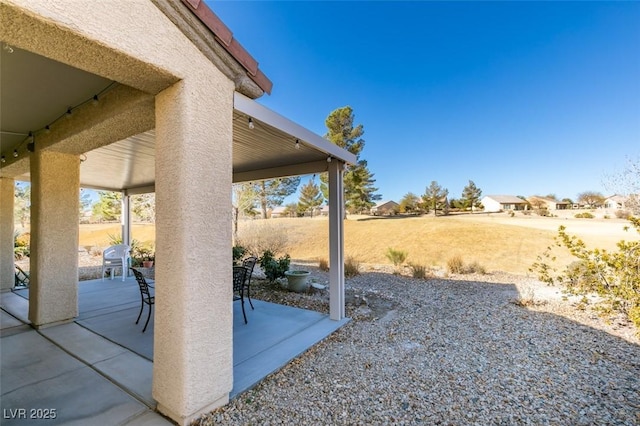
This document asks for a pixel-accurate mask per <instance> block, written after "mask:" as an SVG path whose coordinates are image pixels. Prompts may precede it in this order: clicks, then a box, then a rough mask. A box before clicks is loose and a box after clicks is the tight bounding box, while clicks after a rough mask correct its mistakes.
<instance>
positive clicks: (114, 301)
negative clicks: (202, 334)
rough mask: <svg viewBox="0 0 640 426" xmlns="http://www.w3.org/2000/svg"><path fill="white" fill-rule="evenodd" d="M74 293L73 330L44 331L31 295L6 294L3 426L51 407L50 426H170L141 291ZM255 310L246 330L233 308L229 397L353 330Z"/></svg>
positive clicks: (260, 306) (106, 286)
mask: <svg viewBox="0 0 640 426" xmlns="http://www.w3.org/2000/svg"><path fill="white" fill-rule="evenodd" d="M78 290H79V305H80V306H79V308H80V315H79V317H78V318H77V319H76V322H73V323H68V324H61V325H57V326H53V327H49V328H44V329H41V330H34V329H32V328H31V327H30V326H29V325H27V324H24V322H26V316H27V314H28V297H29V293H28V290H19V291H17V292H15V293H13V292H11V293H3V294H2V298H1V300H2V311H0V312H1V313H2V316H1V317H0V319H1V321H2V322H1V325H2V339H1V347H2V352H1V355H2V359H1V361H2V364H1V365H2V371H1V374H2V377H1V383H0V384H1V392H2V395H1V396H2V398H1V402H0V408H1V409H2V410H8V411H6V414H7V415H8V417H9V418H3V419H2V424H3V425H4V424H19V425H24V424H29V423H28V422H27V423H25V419H18V418H17V416H18V415H19V413H21V411H15V410H16V409H22V408H25V409H28V408H55V409H56V413H57V414H56V415H57V419H56V420H55V422H54V423H51V424H61V423H64V424H82V425H86V424H100V425H111V424H114V425H115V424H118V425H142V426H145V425H166V424H172V423H171V422H169V421H168V420H167V419H165V418H164V417H162V416H161V415H159V414H157V413H155V412H154V411H152V410H153V409H154V408H155V406H156V402H155V400H154V399H153V397H152V393H151V389H152V378H153V362H152V360H153V332H154V322H153V315H152V317H151V321H150V322H149V327H148V328H147V331H146V332H145V333H142V327H143V324H138V325H136V324H135V319H136V317H137V316H138V312H139V309H140V295H139V290H138V288H137V284H136V282H135V281H134V280H133V279H131V278H129V279H127V280H125V282H122V281H120V280H114V281H110V280H105V281H101V280H94V281H84V282H80V283H79V286H78ZM230 303H231V302H230ZM253 304H254V306H255V309H251V307H250V306H249V305H248V304H246V305H245V308H246V310H247V318H248V321H249V322H248V324H245V323H244V321H243V317H242V310H241V306H240V303H238V302H236V303H233V312H234V324H233V327H234V338H233V351H234V359H233V365H234V367H233V368H234V385H233V390H232V392H231V393H230V398H234V397H237V396H238V395H239V394H241V393H242V392H244V391H246V390H248V389H250V388H251V387H253V386H255V385H256V384H257V383H258V382H259V381H260V380H262V379H263V378H264V377H266V376H267V375H269V374H271V373H273V372H274V371H277V370H278V369H280V368H282V367H283V366H284V365H286V364H287V363H288V362H289V361H291V360H292V359H293V358H295V357H296V356H298V355H300V354H301V353H303V352H304V351H306V350H307V349H309V348H310V347H311V346H313V345H314V344H315V343H317V342H319V341H320V340H322V339H324V338H326V337H327V336H328V335H329V334H331V333H332V332H333V331H335V330H337V329H338V328H340V327H341V326H342V325H344V324H345V323H346V322H348V319H346V320H343V321H332V320H330V319H329V317H328V316H327V315H325V314H322V313H319V312H314V311H308V310H304V309H298V308H292V307H289V306H283V305H277V304H273V303H268V302H264V301H260V300H254V301H253ZM145 315H146V311H145V313H144V314H143V318H142V319H141V321H144V320H146V316H145ZM22 316H23V318H24V320H23V321H24V322H23V321H21V319H22V318H21V317H22ZM3 413H5V411H3ZM27 414H28V413H27ZM26 420H29V419H26ZM34 424H36V421H35V420H34ZM37 424H47V423H46V422H44V421H42V420H38V421H37Z"/></svg>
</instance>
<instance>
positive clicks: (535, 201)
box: [527, 195, 573, 210]
mask: <svg viewBox="0 0 640 426" xmlns="http://www.w3.org/2000/svg"><path fill="white" fill-rule="evenodd" d="M527 201H529V204H531V205H532V206H533V207H534V208H536V209H546V210H567V209H570V208H572V207H573V206H572V204H571V203H569V202H566V201H558V200H554V199H553V198H549V197H538V196H535V195H534V196H531V197H529V198H527Z"/></svg>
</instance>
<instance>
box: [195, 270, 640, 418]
mask: <svg viewBox="0 0 640 426" xmlns="http://www.w3.org/2000/svg"><path fill="white" fill-rule="evenodd" d="M307 269H313V268H309V267H307ZM313 274H314V277H315V281H316V282H319V283H324V282H326V281H327V279H328V278H327V276H326V274H324V273H322V272H320V271H317V270H314V271H313ZM253 289H254V294H255V297H256V298H259V299H264V300H271V301H277V302H279V303H285V304H290V305H295V306H300V307H307V308H311V309H316V310H320V311H323V312H327V311H328V307H327V306H328V303H327V294H326V291H319V292H316V293H315V294H310V295H307V294H305V295H299V294H295V293H288V292H286V291H278V290H274V289H273V288H271V286H269V285H266V284H262V285H260V284H258V285H256V286H253ZM522 304H524V305H526V306H522ZM347 315H348V316H349V317H350V318H352V321H351V322H350V323H349V324H347V325H346V326H345V327H343V328H342V329H340V330H338V331H337V332H336V333H334V334H333V335H331V336H330V337H329V338H327V339H326V340H325V341H323V342H321V343H320V344H318V345H316V346H315V347H313V348H311V349H310V350H309V351H307V352H306V353H305V354H303V355H302V356H300V357H299V358H297V359H296V360H294V361H292V362H291V363H289V364H288V365H287V366H286V367H284V368H283V369H282V370H280V371H278V372H276V373H274V374H272V375H271V376H269V377H267V378H266V379H265V380H264V381H263V382H261V383H260V384H259V385H258V386H257V387H256V388H254V389H252V390H250V391H248V392H246V393H244V394H242V395H240V396H239V397H238V398H236V399H235V400H233V401H231V402H230V403H229V404H228V405H227V406H225V407H223V408H221V409H219V410H216V411H214V412H213V413H211V414H209V415H207V416H204V417H203V418H201V419H200V421H199V422H196V423H195V424H200V425H211V424H225V425H226V424H237V425H247V424H260V425H269V424H301V425H333V424H358V425H360V424H362V425H365V424H366V425H369V424H418V423H422V424H477V425H487V424H494V425H513V424H534V425H546V424H548V425H594V424H600V425H605V424H606V425H612V424H620V425H638V424H640V341H639V340H638V338H637V336H636V334H635V332H636V330H634V329H633V328H632V327H631V326H630V325H629V324H627V323H625V322H622V321H619V320H618V321H614V322H613V323H607V322H605V321H603V320H602V319H600V318H599V317H597V316H596V315H594V314H592V313H590V312H589V311H580V310H577V309H576V308H575V307H573V306H572V305H571V303H570V301H563V300H562V298H561V293H560V292H559V290H557V289H554V288H548V287H545V286H544V285H542V284H540V283H538V282H537V281H535V280H531V279H527V278H523V277H514V276H509V275H504V274H489V275H484V276H473V277H470V276H455V277H448V278H444V277H440V278H434V279H431V280H427V281H424V280H415V279H412V278H408V277H404V276H396V275H392V274H389V273H384V272H367V273H363V274H361V275H359V276H357V277H355V278H351V279H348V280H347Z"/></svg>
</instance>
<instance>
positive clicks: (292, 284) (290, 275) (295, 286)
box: [284, 270, 310, 293]
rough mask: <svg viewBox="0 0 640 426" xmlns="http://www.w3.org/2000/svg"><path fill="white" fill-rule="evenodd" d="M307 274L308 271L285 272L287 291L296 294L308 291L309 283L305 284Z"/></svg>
mask: <svg viewBox="0 0 640 426" xmlns="http://www.w3.org/2000/svg"><path fill="white" fill-rule="evenodd" d="M309 274H310V272H309V271H302V270H294V271H287V272H285V273H284V275H285V276H286V277H287V282H288V285H287V287H288V288H289V290H291V291H295V292H296V293H302V292H305V291H307V290H309V283H307V278H308V277H309Z"/></svg>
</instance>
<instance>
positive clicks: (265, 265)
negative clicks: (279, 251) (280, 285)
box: [258, 250, 291, 282]
mask: <svg viewBox="0 0 640 426" xmlns="http://www.w3.org/2000/svg"><path fill="white" fill-rule="evenodd" d="M258 263H260V267H261V268H262V270H263V271H264V275H265V276H266V277H267V279H268V280H269V281H271V282H273V281H275V280H277V279H278V278H284V277H285V275H284V273H285V272H287V271H288V270H289V265H290V264H291V258H290V257H289V255H288V254H285V255H284V256H283V257H281V258H279V259H276V258H275V257H274V256H273V253H272V252H271V251H270V250H266V251H265V252H264V253H263V255H262V256H261V257H260V259H258Z"/></svg>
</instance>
